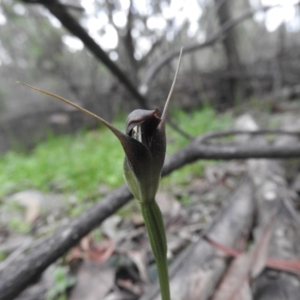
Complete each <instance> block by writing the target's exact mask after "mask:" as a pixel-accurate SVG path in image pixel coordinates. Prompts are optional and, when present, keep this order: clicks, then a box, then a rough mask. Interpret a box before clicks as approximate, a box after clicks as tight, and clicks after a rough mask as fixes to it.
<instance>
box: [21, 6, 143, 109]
mask: <svg viewBox="0 0 300 300" xmlns="http://www.w3.org/2000/svg"><path fill="white" fill-rule="evenodd" d="M23 2H24V3H27V4H39V3H40V4H43V5H44V6H45V7H46V8H47V9H48V10H49V12H50V13H51V14H52V15H53V16H54V17H56V18H57V19H58V20H59V21H60V22H61V24H62V25H63V26H64V27H65V28H66V30H68V31H69V32H70V33H71V34H73V35H74V36H76V37H78V38H79V39H80V40H81V41H82V42H83V44H84V45H85V47H86V48H87V49H88V50H89V51H90V52H91V53H92V54H93V55H94V56H95V57H96V59H98V60H99V61H101V62H102V63H103V64H104V65H105V66H106V67H107V68H108V69H109V70H110V71H111V72H112V74H113V75H114V76H115V77H117V78H118V79H119V81H120V82H121V83H122V84H123V85H124V86H125V88H126V89H127V90H128V91H129V92H130V93H131V94H132V95H133V97H134V99H135V100H136V101H137V102H138V103H139V105H140V106H141V108H147V107H148V105H147V100H146V98H145V97H144V96H142V95H141V94H140V93H139V92H138V90H137V89H136V87H135V86H134V84H133V83H132V82H131V81H130V80H129V79H128V76H127V75H126V74H125V73H124V72H123V71H122V70H121V69H120V68H119V67H118V66H117V65H116V64H115V63H114V62H113V61H112V60H111V59H110V58H109V57H108V55H107V54H106V52H105V51H104V50H103V49H102V48H101V47H100V46H99V45H98V44H97V43H96V42H95V41H94V40H93V39H92V38H91V37H90V35H89V34H88V33H87V32H86V30H85V29H84V28H83V27H82V26H81V25H80V24H79V22H78V21H77V20H76V19H75V18H73V16H72V15H71V14H70V13H69V12H68V10H67V8H66V7H65V6H64V5H61V4H60V3H59V2H58V1H57V0H52V1H45V0H40V1H32V0H23Z"/></svg>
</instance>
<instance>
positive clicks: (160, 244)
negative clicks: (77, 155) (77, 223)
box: [20, 50, 182, 300]
mask: <svg viewBox="0 0 300 300" xmlns="http://www.w3.org/2000/svg"><path fill="white" fill-rule="evenodd" d="M181 56H182V50H181V52H180V57H179V61H178V65H177V69H176V73H175V76H174V80H173V83H172V86H171V90H170V92H169V95H168V98H167V100H166V103H165V107H164V110H163V113H162V115H161V117H159V111H158V109H155V110H143V109H136V110H134V111H133V112H132V113H130V114H129V116H128V118H127V121H126V128H125V133H123V132H121V131H120V130H118V129H117V128H115V127H114V126H113V125H111V124H110V123H109V122H107V121H106V120H104V119H102V118H101V117H99V116H97V115H95V114H93V113H92V112H90V111H88V110H86V109H84V108H82V107H80V106H78V105H77V104H75V103H73V102H71V101H69V100H67V99H65V98H63V97H60V96H58V95H55V94H53V93H51V92H47V91H45V90H42V89H39V88H36V87H34V86H31V85H28V84H26V83H22V82H20V84H22V85H25V86H27V87H29V88H31V89H34V90H36V91H38V92H41V93H43V94H46V95H48V96H51V97H54V98H56V99H58V100H60V101H63V102H65V103H67V104H69V105H71V106H73V107H75V108H77V109H78V110H80V111H81V112H83V113H85V114H87V115H89V116H91V117H93V118H95V119H96V120H98V121H99V122H100V123H102V124H103V125H105V126H106V127H107V128H108V129H109V130H111V132H112V133H113V134H114V135H115V136H116V137H117V138H118V140H119V141H120V143H121V145H122V147H123V149H124V152H125V159H124V176H125V180H126V183H127V185H128V187H129V189H130V191H131V193H132V194H133V196H134V197H135V198H136V199H137V200H138V202H139V204H140V207H141V211H142V214H143V218H144V221H145V225H146V228H147V231H148V235H149V240H150V244H151V248H152V251H153V253H154V258H155V261H156V264H157V270H158V277H159V283H160V288H161V296H162V299H163V300H170V288H169V276H168V265H167V258H166V255H167V241H166V233H165V228H164V223H163V218H162V214H161V211H160V209H159V206H158V205H157V203H156V201H155V195H156V193H157V190H158V186H159V182H160V178H161V170H162V167H163V164H164V159H165V154H166V133H165V124H166V116H167V111H168V107H169V103H170V101H171V98H172V94H173V90H174V86H175V82H176V78H177V74H178V71H179V66H180V61H181Z"/></svg>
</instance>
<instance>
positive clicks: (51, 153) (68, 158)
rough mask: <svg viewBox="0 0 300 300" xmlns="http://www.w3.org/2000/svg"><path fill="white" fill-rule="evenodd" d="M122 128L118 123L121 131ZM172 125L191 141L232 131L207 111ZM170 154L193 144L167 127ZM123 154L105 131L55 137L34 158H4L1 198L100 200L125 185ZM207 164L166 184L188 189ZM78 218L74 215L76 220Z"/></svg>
mask: <svg viewBox="0 0 300 300" xmlns="http://www.w3.org/2000/svg"><path fill="white" fill-rule="evenodd" d="M122 119H123V121H122V122H117V123H114V125H115V126H116V127H118V128H122V127H124V120H125V117H124V118H122ZM173 119H176V121H177V122H178V124H179V126H180V127H181V128H183V129H184V130H185V131H186V132H188V133H190V134H192V135H195V136H196V135H199V134H202V133H204V132H207V131H212V130H220V129H225V128H228V127H230V125H231V121H230V118H229V117H228V116H226V115H222V116H219V115H217V114H216V113H215V111H214V110H213V109H212V108H210V107H206V108H204V109H202V110H198V111H194V112H191V113H186V112H183V111H178V112H176V113H175V115H174V117H173ZM167 131H168V133H167V134H168V135H167V137H168V142H169V143H168V154H170V153H173V152H175V151H176V150H178V149H179V148H181V147H183V146H185V145H187V144H188V143H189V141H188V140H187V139H186V138H184V137H182V136H181V135H180V134H178V133H177V132H175V131H174V130H173V129H171V128H170V127H169V126H168V128H167ZM123 159H124V153H123V150H122V148H121V146H120V145H119V142H118V141H117V139H116V138H115V137H114V136H113V135H112V134H111V133H110V132H109V131H108V130H107V129H105V128H100V129H99V130H95V131H89V132H81V133H78V134H76V135H75V136H71V135H69V136H63V137H53V136H49V138H48V140H47V141H45V142H44V143H41V144H40V145H38V146H37V147H36V148H35V149H34V150H33V151H32V152H31V153H24V152H22V153H19V152H16V151H11V152H9V153H8V154H6V155H4V156H2V157H0V169H1V170H2V172H1V173H0V198H1V197H3V196H4V195H7V194H9V193H13V192H17V191H21V190H24V189H29V188H35V189H39V190H41V191H44V192H49V191H51V189H53V188H54V189H55V190H59V191H61V192H62V193H64V194H66V195H68V194H74V195H75V196H76V198H77V199H78V201H79V202H81V201H83V200H86V199H90V200H93V199H98V197H99V193H98V187H99V185H100V184H103V185H107V186H108V187H109V188H115V187H117V186H119V185H121V184H122V183H123V182H124V179H123V171H122V166H123ZM205 163H207V162H205V161H202V162H197V163H195V164H193V165H189V166H186V167H185V168H183V169H181V170H178V171H177V172H175V173H174V174H172V175H171V176H169V177H168V178H167V179H165V180H164V182H165V183H170V184H172V185H173V184H184V183H187V182H189V180H190V178H191V176H194V175H201V174H202V172H203V167H204V165H205ZM77 213H79V211H78V212H75V213H74V214H77Z"/></svg>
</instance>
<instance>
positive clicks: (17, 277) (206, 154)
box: [0, 136, 300, 300]
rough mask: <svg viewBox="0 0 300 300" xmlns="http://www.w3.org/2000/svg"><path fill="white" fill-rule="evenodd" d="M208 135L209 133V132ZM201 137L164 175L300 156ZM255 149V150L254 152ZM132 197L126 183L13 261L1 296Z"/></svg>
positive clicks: (292, 150) (299, 149) (14, 291)
mask: <svg viewBox="0 0 300 300" xmlns="http://www.w3.org/2000/svg"><path fill="white" fill-rule="evenodd" d="M206 137H207V136H206ZM202 138H203V137H199V138H197V139H195V140H194V141H193V142H192V143H191V144H190V145H188V146H186V147H185V148H183V149H181V150H179V151H178V152H176V153H175V154H173V155H171V156H169V157H167V159H166V162H165V165H164V168H163V171H162V175H163V176H166V175H167V174H169V173H171V172H172V171H174V170H176V169H178V168H180V167H182V166H184V165H186V164H188V163H192V162H194V161H196V160H198V159H200V158H202V159H234V158H238V159H242V158H249V157H253V156H254V157H256V158H262V157H276V158H286V157H290V158H292V157H300V146H299V144H297V145H292V146H289V147H286V146H281V145H280V146H266V147H264V148H261V149H256V147H253V146H252V145H249V146H243V147H237V146H224V147H221V148H220V147H219V146H217V145H207V144H203V143H201V139H202ZM251 151H253V152H252V153H251ZM131 199H132V195H131V194H130V193H129V191H128V189H127V188H126V187H125V186H122V187H120V188H118V189H116V190H115V191H113V192H112V193H110V194H109V195H108V196H106V197H105V198H104V199H102V200H101V201H99V202H98V203H97V204H95V205H94V206H93V207H92V208H90V209H89V210H88V211H86V212H84V213H83V214H82V215H80V216H79V217H77V218H75V219H73V220H72V221H70V223H69V224H68V225H67V226H65V227H63V228H62V229H60V230H58V231H57V232H55V233H54V234H53V235H51V236H49V237H47V238H45V239H44V240H42V241H41V242H39V243H38V244H37V245H34V247H33V248H32V249H31V250H30V251H28V253H27V254H26V255H25V256H23V257H20V258H19V259H18V260H16V261H14V262H13V263H11V264H10V265H9V266H7V267H6V268H5V269H4V270H3V271H1V272H0V295H1V300H6V299H8V300H9V299H13V297H14V296H16V295H18V294H19V293H20V292H21V291H22V290H23V289H24V288H25V287H26V286H28V285H29V284H30V283H32V282H33V281H34V280H35V279H36V278H37V277H38V276H39V275H40V274H41V273H42V272H43V271H44V270H45V269H46V268H47V267H48V266H49V265H50V264H52V263H53V262H55V261H56V260H57V259H58V258H60V257H61V256H62V255H64V254H65V253H66V252H67V251H68V250H69V249H71V248H72V247H73V246H75V245H76V244H77V243H78V242H79V241H80V239H82V238H83V237H84V236H85V235H86V234H88V233H89V232H90V231H92V230H93V229H94V228H96V227H97V226H99V225H100V224H101V222H102V221H103V220H105V219H106V218H107V217H109V216H110V215H112V214H113V213H114V212H116V211H117V210H118V209H119V208H121V207H122V206H123V205H125V204H126V203H128V201H130V200H131Z"/></svg>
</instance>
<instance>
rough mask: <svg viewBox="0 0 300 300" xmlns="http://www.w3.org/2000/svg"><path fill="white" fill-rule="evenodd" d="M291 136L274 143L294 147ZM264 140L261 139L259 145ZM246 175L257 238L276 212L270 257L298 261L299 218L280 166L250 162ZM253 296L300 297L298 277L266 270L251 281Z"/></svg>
mask: <svg viewBox="0 0 300 300" xmlns="http://www.w3.org/2000/svg"><path fill="white" fill-rule="evenodd" d="M295 142H297V140H295V138H293V137H288V138H287V137H281V138H279V139H277V141H276V144H277V145H278V144H279V145H281V144H290V145H292V144H294V143H295ZM264 143H265V141H264V140H261V144H264ZM248 165H249V170H250V171H249V173H250V175H251V177H252V181H253V184H254V186H255V189H256V205H257V227H256V230H255V231H254V237H255V238H256V239H258V238H259V236H260V235H261V234H262V230H263V228H264V227H265V226H266V224H267V223H268V222H269V220H270V219H271V217H272V215H273V214H274V213H277V216H276V222H275V224H274V229H273V234H272V236H271V240H270V245H269V258H275V259H287V260H299V259H300V219H299V215H298V214H297V212H296V211H295V210H294V208H293V207H292V205H291V199H290V198H291V196H290V195H291V194H290V193H289V191H288V187H287V182H286V180H285V176H284V173H285V172H284V168H283V163H282V162H280V161H278V160H261V161H251V160H250V161H249V162H248ZM253 294H254V299H256V300H271V299H272V300H280V299H286V300H297V299H299V295H300V276H296V275H292V274H289V273H287V272H279V271H274V270H271V269H265V270H264V271H263V272H262V274H261V275H260V276H259V277H258V278H257V279H256V280H255V281H254V284H253Z"/></svg>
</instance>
